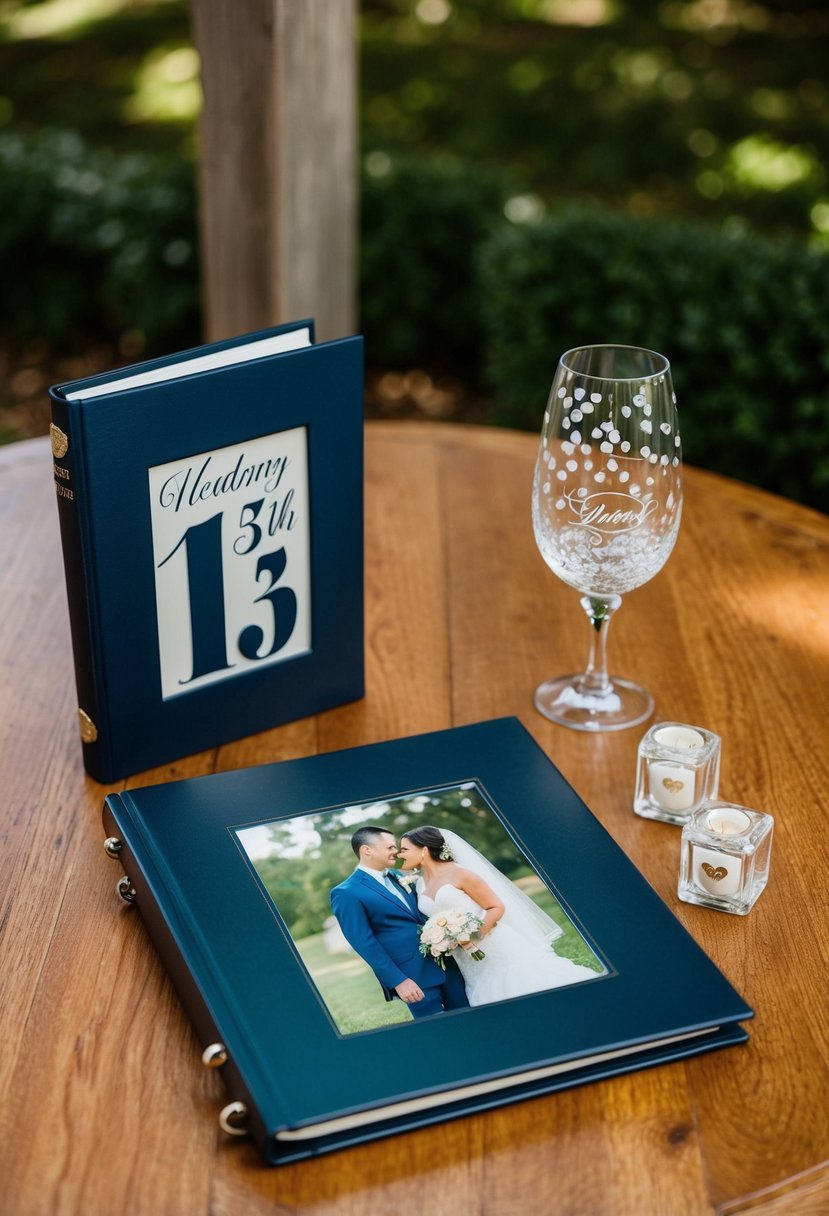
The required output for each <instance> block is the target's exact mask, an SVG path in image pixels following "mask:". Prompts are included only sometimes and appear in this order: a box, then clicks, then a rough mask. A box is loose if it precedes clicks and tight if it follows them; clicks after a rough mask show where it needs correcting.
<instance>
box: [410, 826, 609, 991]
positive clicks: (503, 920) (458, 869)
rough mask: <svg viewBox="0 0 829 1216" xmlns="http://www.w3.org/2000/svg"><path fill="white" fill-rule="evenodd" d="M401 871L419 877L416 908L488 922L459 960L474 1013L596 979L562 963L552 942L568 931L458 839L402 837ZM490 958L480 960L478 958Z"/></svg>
mask: <svg viewBox="0 0 829 1216" xmlns="http://www.w3.org/2000/svg"><path fill="white" fill-rule="evenodd" d="M398 856H399V857H400V860H401V862H402V864H403V869H404V871H405V870H408V871H412V870H416V869H419V870H420V877H419V878H418V880H417V886H416V891H417V903H418V907H419V908H420V910H421V912H423V913H424V915H426V916H432V915H434V913H435V912H437V911H438V910H439V909H441V908H444V909H458V910H460V911H470V912H473V913H474V914H475V915H476V916H479V917H481V918H482V919H483V922H484V923H483V927H482V928H481V931H480V933H479V934H478V935H477V936H476V937H475V939H474V941H472V942H470V943H469V944H468V945H467V946H464V947H463V949H458V950H455V951H454V953H453V958H454V959H455V961H456V962H457V964H458V966H459V967H460V969H461V972H462V973H463V978H464V982H465V984H466V995H467V997H468V998H469V1004H470V1005H488V1004H491V1003H492V1002H493V1001H504V1000H507V999H508V998H509V997H515V996H526V995H527V994H528V993H531V992H544V991H545V990H547V989H548V988H560V987H562V986H563V985H565V984H578V983H581V982H582V981H584V980H592V979H596V978H597V973H596V972H595V971H591V969H590V968H589V967H582V966H580V965H579V964H578V963H574V962H572V961H571V960H570V959H567V958H561V957H560V956H559V955H557V954H556V953H555V952H554V950H553V949H552V942H553V941H554V940H555V938H557V937H558V936H559V935H560V934H561V932H562V930H561V929H560V928H559V926H558V925H557V924H556V923H555V921H554V920H552V919H551V918H550V917H549V916H548V915H547V914H546V912H543V911H542V910H541V908H539V907H538V905H537V904H535V903H534V902H533V900H531V899H530V898H529V896H528V895H525V893H524V892H523V891H522V890H521V889H520V888H519V887H517V886H516V885H515V883H513V882H511V881H510V880H509V879H508V878H507V877H506V876H505V875H504V874H502V873H501V872H500V870H498V869H496V868H495V866H493V865H492V864H491V863H490V862H488V861H487V860H486V858H485V857H484V856H483V854H482V853H479V852H478V850H477V849H475V848H473V846H472V845H471V844H469V843H468V841H466V840H464V839H463V837H461V836H458V834H457V833H456V832H450V831H447V830H445V829H442V828H435V827H419V828H415V829H414V830H413V831H411V832H406V833H404V834H403V836H402V837H401V841H400V848H399V850H398ZM478 949H482V950H483V951H484V954H485V957H484V958H483V959H481V960H476V959H473V958H472V957H471V952H472V951H473V950H478Z"/></svg>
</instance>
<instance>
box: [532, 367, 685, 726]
mask: <svg viewBox="0 0 829 1216" xmlns="http://www.w3.org/2000/svg"><path fill="white" fill-rule="evenodd" d="M681 514H682V454H681V442H680V435H679V427H678V422H677V413H676V398H675V396H674V392H673V384H672V380H671V369H670V364H669V363H668V360H667V359H666V358H665V357H664V356H663V355H660V354H657V353H656V352H655V351H649V350H645V349H643V348H641V347H632V346H585V347H579V348H576V349H574V350H571V351H567V352H566V353H565V354H564V355H562V356H561V359H560V360H559V363H558V368H557V370H556V374H555V377H554V379H553V384H552V388H551V390H550V397H549V401H548V403H547V408H546V411H545V414H544V423H543V426H542V429H541V439H540V443H539V449H538V458H537V460H536V466H535V477H534V481H533V495H532V515H533V529H534V532H535V539H536V544H537V545H538V548H539V550H540V552H541V555H542V557H543V558H544V561H545V562H546V563H547V565H548V566H549V567H550V569H551V570H552V571H553V573H554V574H556V575H557V576H558V578H560V579H561V580H562V581H563V582H565V583H567V584H568V585H569V586H571V587H573V588H575V589H576V590H577V591H579V592H581V594H582V600H581V603H582V607H583V608H584V610H585V612H586V613H587V615H588V618H589V620H590V622H591V626H592V628H591V646H590V655H589V659H588V664H587V668H586V670H585V671H584V672H583V673H582V674H581V675H570V676H562V677H559V678H557V679H554V680H548V681H545V683H543V684H541V685H540V686H539V688H538V689H537V690H536V695H535V704H536V708H537V709H539V711H540V712H541V713H542V714H544V715H545V717H548V718H550V719H552V720H553V721H555V722H560V723H562V724H563V725H566V726H571V727H574V728H576V729H579V730H589V731H603V730H621V729H623V728H624V727H628V726H635V725H637V724H638V723H641V722H644V721H645V719H646V718H648V717H649V716H650V714H651V712H652V710H653V699H652V697H651V696H650V694H649V693H648V692H647V691H646V690H645V689H644V688H641V687H640V686H638V685H636V684H633V683H631V681H629V680H624V679H622V678H621V677H616V676H614V677H612V678H611V677H610V676H609V675H608V674H607V664H606V644H607V629H608V626H609V623H610V619H611V617H612V616H613V613H614V612H615V611H616V610H617V609H618V607H619V605H620V604H621V596H622V595H624V594H627V593H628V592H629V591H633V590H634V589H635V588H637V587H640V586H641V585H642V584H643V583H646V582H648V581H649V580H650V579H651V578H653V577H654V575H656V574H658V572H659V571H660V570H661V569H662V567H663V565H664V564H665V562H666V561H667V559H668V557H669V556H670V553H671V551H672V549H673V547H674V544H675V543H676V537H677V532H678V530H679V523H680V517H681Z"/></svg>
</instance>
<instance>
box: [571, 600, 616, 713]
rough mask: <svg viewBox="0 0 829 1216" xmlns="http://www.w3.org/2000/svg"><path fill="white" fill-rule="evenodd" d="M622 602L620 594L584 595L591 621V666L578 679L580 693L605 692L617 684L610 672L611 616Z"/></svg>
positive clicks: (602, 694) (586, 610)
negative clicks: (609, 642)
mask: <svg viewBox="0 0 829 1216" xmlns="http://www.w3.org/2000/svg"><path fill="white" fill-rule="evenodd" d="M621 603H622V597H621V596H620V595H606V596H596V595H583V596H582V598H581V606H582V608H583V609H584V611H585V612H586V613H587V619H588V620H589V621H590V650H589V652H588V656H587V667H586V669H585V672H584V675H582V676H581V677H580V679H579V682H578V689H579V692H580V693H585V694H592V695H593V696H604V695H606V694H607V693H609V692H610V690H611V689H612V687H613V684H612V682H611V679H610V676H609V675H608V674H607V631H608V629H609V628H610V619H611V617H612V616H613V614H614V612H615V611H616V609H617V608H618V607H619V606H620V604H621Z"/></svg>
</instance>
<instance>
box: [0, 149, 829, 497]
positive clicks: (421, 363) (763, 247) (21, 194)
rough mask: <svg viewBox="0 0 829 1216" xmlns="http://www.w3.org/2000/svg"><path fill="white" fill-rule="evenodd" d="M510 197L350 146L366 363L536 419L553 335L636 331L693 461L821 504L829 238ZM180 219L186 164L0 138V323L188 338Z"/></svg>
mask: <svg viewBox="0 0 829 1216" xmlns="http://www.w3.org/2000/svg"><path fill="white" fill-rule="evenodd" d="M515 195H516V190H515V186H514V183H512V182H511V181H510V180H509V179H506V178H504V176H503V175H501V174H499V173H498V172H496V171H494V170H491V169H488V168H485V167H475V166H470V165H466V164H461V163H458V162H454V161H449V160H441V161H438V162H434V161H432V162H428V161H427V162H424V161H415V160H413V159H408V160H400V159H398V160H391V159H390V158H388V157H385V156H384V155H383V154H382V153H379V154H378V153H375V154H373V155H371V156H369V157H368V158H367V162H366V171H365V173H364V174H363V180H362V233H361V266H360V288H361V327H362V329H363V332H364V333H365V335H366V350H367V360H368V362H369V365H370V366H372V367H374V368H378V369H383V368H385V369H389V368H398V369H408V368H413V367H422V368H425V369H427V370H429V371H431V372H449V373H453V374H455V375H460V376H462V377H463V378H464V379H465V381H466V383H467V385H468V386H469V387H470V389H472V390H473V391H474V392H476V393H479V392H480V391H481V390H482V388H487V389H488V391H489V393H490V394H491V396H492V398H493V407H492V417H491V420H492V421H493V422H496V423H498V424H502V425H506V426H517V427H522V428H528V429H530V430H535V429H536V428H537V427H538V426H539V425H540V419H541V415H542V413H543V409H544V403H545V401H546V396H547V391H548V388H549V384H550V380H551V379H552V375H553V371H554V368H555V364H556V361H557V359H558V356H559V354H560V353H561V352H562V351H564V350H566V349H567V348H568V347H570V346H575V345H578V344H580V343H587V342H625V343H631V344H635V345H644V346H650V347H653V348H655V349H657V350H660V351H662V352H663V353H664V354H666V355H667V356H668V357H669V358H670V360H671V363H672V365H673V369H674V380H675V384H676V389H677V396H678V399H679V406H680V416H681V421H682V429H683V439H684V449H685V455H686V458H687V459H688V460H689V461H690V462H692V463H695V464H699V465H702V466H704V467H706V468H710V469H715V470H717V471H720V472H723V473H726V474H728V475H730V476H733V477H737V478H740V479H743V480H745V481H750V482H753V483H755V484H757V485H761V486H764V487H766V488H767V489H770V490H774V491H777V492H779V493H782V494H785V495H787V496H788V497H791V498H795V499H798V500H800V501H803V502H807V503H810V504H812V505H814V506H816V507H818V508H820V509H822V510H824V511H827V510H829V388H828V387H827V386H828V385H829V251H826V250H825V249H815V250H810V249H809V248H808V247H806V246H805V245H803V244H801V243H795V242H793V241H791V242H772V241H769V240H767V239H763V238H760V237H756V236H750V235H747V234H742V235H739V234H737V235H734V236H728V235H724V234H723V233H721V232H720V231H718V230H714V229H711V228H703V227H697V226H693V225H689V224H681V223H678V222H673V221H669V220H664V219H643V218H633V217H630V216H627V215H622V214H618V213H615V212H611V211H606V210H599V209H598V208H594V207H573V206H571V207H568V208H565V209H562V210H560V211H557V212H555V213H554V214H551V215H549V216H547V217H545V218H543V219H541V220H537V221H533V222H526V223H522V224H516V223H511V222H509V221H508V220H507V219H506V218H505V204H506V210H507V212H508V213H511V214H514V215H515V214H519V215H520V214H522V213H523V214H524V215H526V214H528V213H531V212H532V205H530V204H532V200H527V199H522V198H520V197H519V198H518V199H517V200H516V198H515ZM510 198H512V203H509V202H508V200H509V199H510ZM516 201H517V202H518V203H520V204H522V206H518V207H517V208H516V207H515V206H514V204H515V203H516ZM195 216H196V201H195V184H194V179H193V168H192V166H191V165H188V164H187V163H179V162H175V161H170V160H169V159H167V158H159V157H150V156H146V155H127V156H124V155H121V156H116V155H114V154H110V153H107V152H103V151H96V150H92V149H90V148H89V147H88V146H87V145H85V144H84V142H83V141H82V140H81V139H80V137H79V136H77V135H76V134H74V133H72V132H66V131H63V132H61V131H46V132H42V133H41V134H39V135H37V136H32V137H22V136H20V135H15V134H13V133H10V132H6V133H2V134H0V274H1V275H2V279H3V286H4V290H3V291H2V292H0V335H3V336H5V337H7V338H11V339H12V340H14V339H15V338H24V339H26V338H30V337H36V338H41V339H46V341H47V342H48V343H49V344H50V345H51V346H52V347H54V348H55V349H57V350H60V349H65V348H66V347H67V346H69V345H75V346H78V345H79V344H83V343H85V342H86V343H88V342H90V341H95V340H99V339H107V340H111V341H112V340H114V341H115V342H116V343H117V342H118V340H119V338H121V336H122V335H124V334H125V333H126V332H128V331H138V333H139V334H140V335H142V341H143V342H144V343H145V344H146V348H147V351H148V353H153V352H154V350H157V351H159V352H161V351H164V350H171V349H175V348H177V347H181V346H185V345H191V344H193V343H194V342H197V341H198V339H199V327H200V318H199V281H198V269H197V267H198V256H197V237H196V220H195ZM133 345H134V344H133ZM139 349H140V344H139Z"/></svg>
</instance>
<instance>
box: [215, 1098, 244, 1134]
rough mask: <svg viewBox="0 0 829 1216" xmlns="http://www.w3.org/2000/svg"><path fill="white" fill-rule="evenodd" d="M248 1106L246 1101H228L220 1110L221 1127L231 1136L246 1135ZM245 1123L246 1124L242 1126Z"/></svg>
mask: <svg viewBox="0 0 829 1216" xmlns="http://www.w3.org/2000/svg"><path fill="white" fill-rule="evenodd" d="M247 1118H248V1108H247V1106H246V1105H245V1103H244V1102H228V1104H227V1106H225V1107H223V1108H222V1110H221V1111H220V1112H219V1127H220V1128H221V1129H222V1131H223V1132H227V1134H228V1135H229V1136H246V1135H247V1134H248V1129H247ZM242 1123H244V1124H245V1126H241V1124H242Z"/></svg>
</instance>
